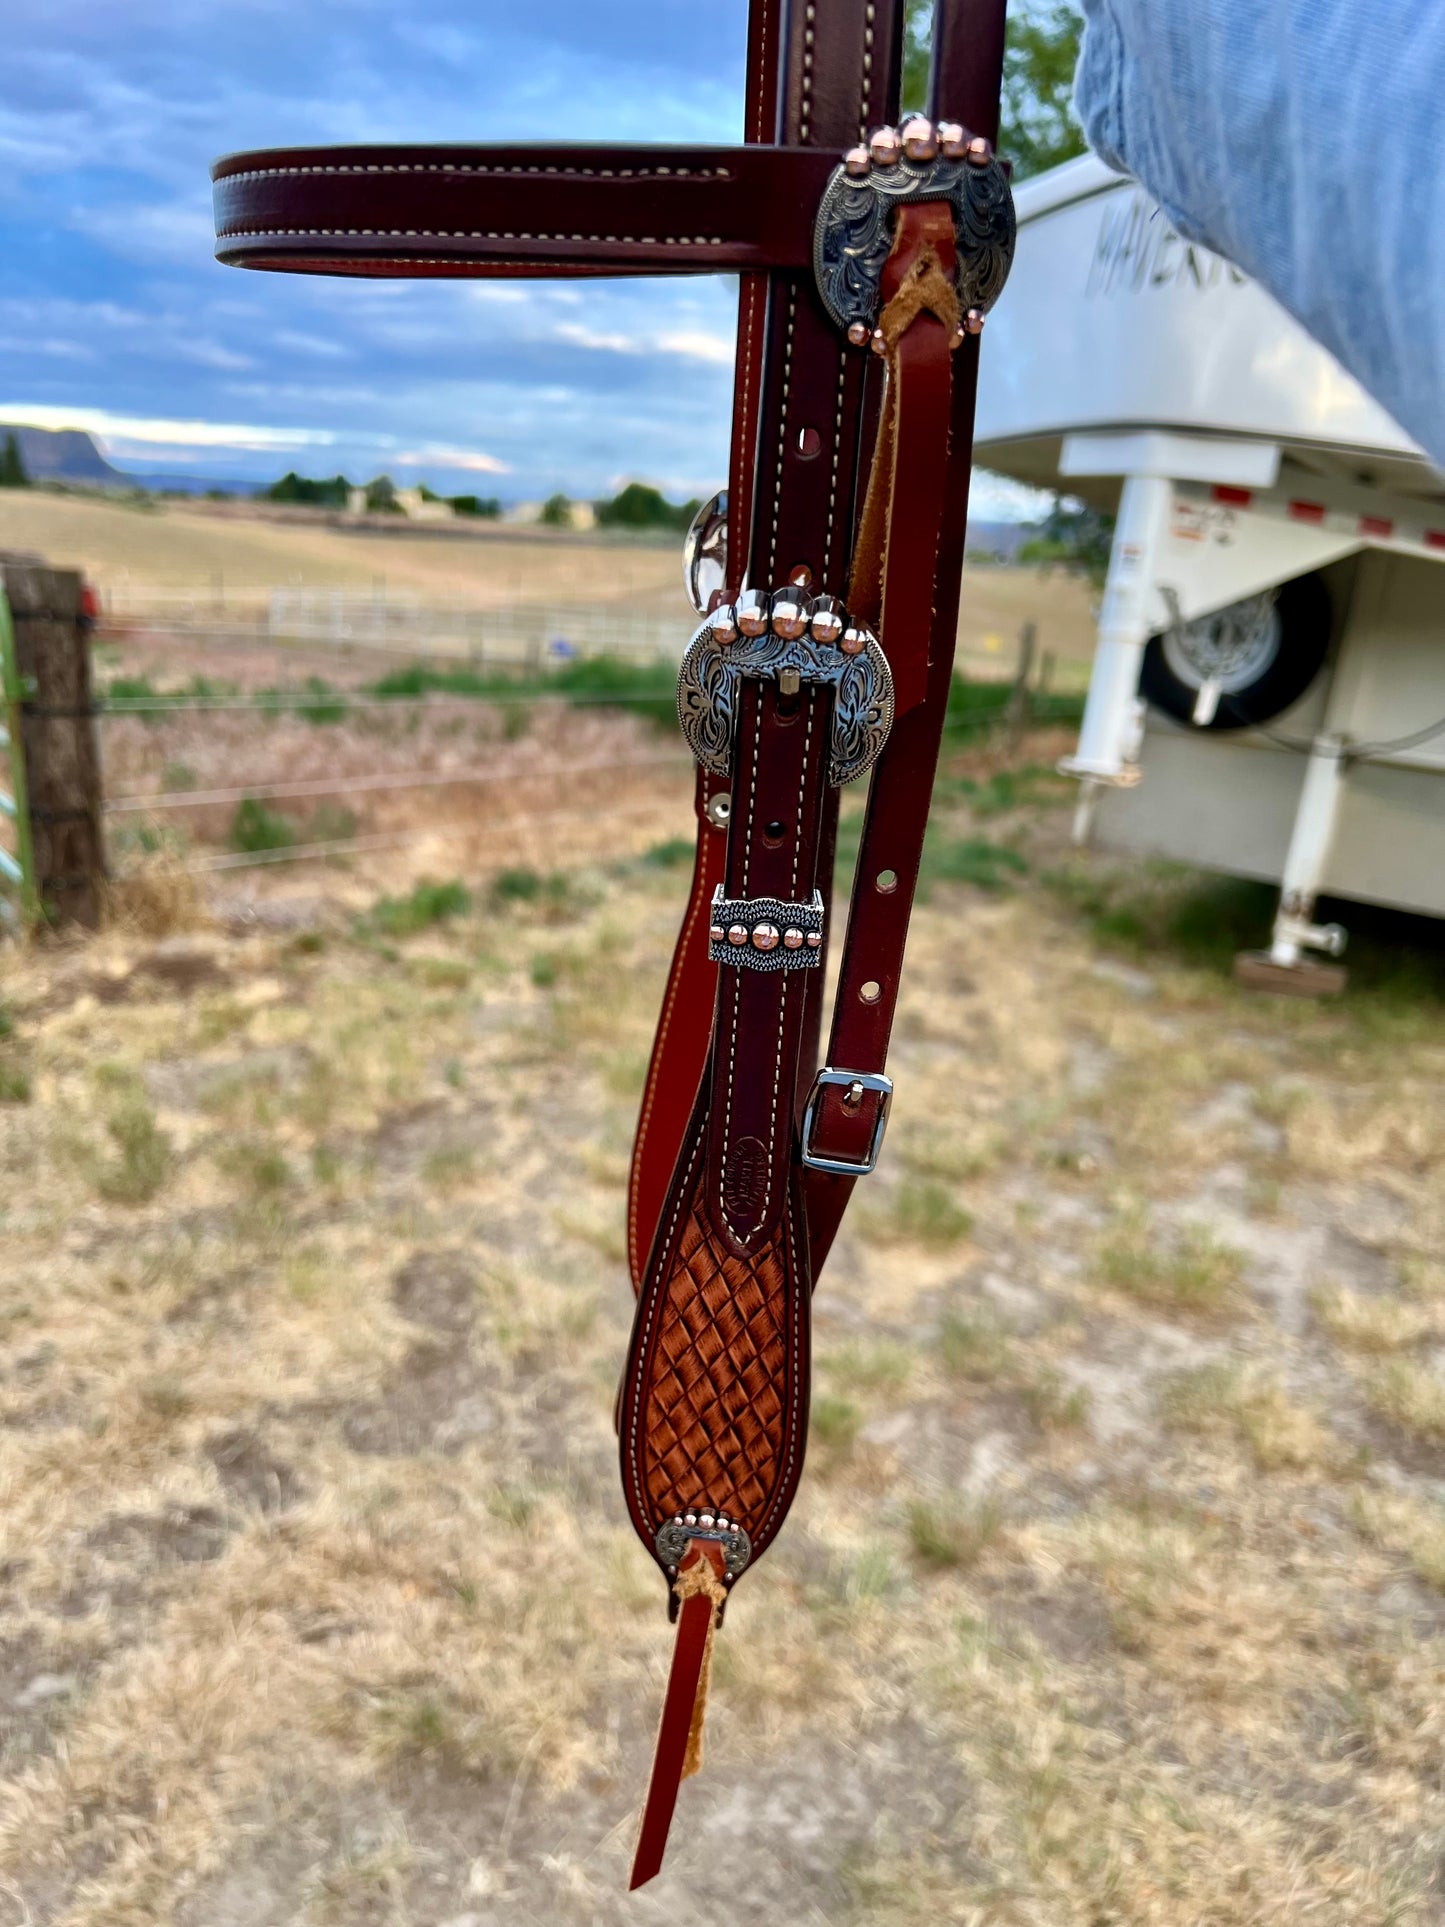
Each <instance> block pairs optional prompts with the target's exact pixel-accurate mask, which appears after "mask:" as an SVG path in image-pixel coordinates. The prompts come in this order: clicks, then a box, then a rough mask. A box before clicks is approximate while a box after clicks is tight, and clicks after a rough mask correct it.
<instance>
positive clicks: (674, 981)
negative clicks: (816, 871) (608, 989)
mask: <svg viewBox="0 0 1445 1927" xmlns="http://www.w3.org/2000/svg"><path fill="white" fill-rule="evenodd" d="M704 867H705V866H704V864H703V863H702V862H701V861H699V864H698V870H699V873H701V872H702V871H703V869H704ZM702 906H703V896H702V895H701V894H700V895H698V896H695V897H694V898H693V900H692V902H691V904H690V905H689V906H688V912H687V921H686V922H685V923H684V925H683V928H682V936H681V938H680V940H679V942H678V946H677V948H678V955H679V956H682V955H684V954H685V952H686V950H687V946H688V943H689V941H690V940H691V937H692V933H693V928H694V926H695V925H696V923H697V919H698V913H699V912H700V911H701V909H702ZM681 977H682V972H681V970H674V971H673V972H672V973H671V975H670V976H669V978H668V982H667V996H666V998H665V999H664V1001H663V1006H662V1016H661V1017H660V1018H659V1019H658V1023H657V1040H656V1042H655V1043H654V1045H653V1047H652V1062H651V1064H650V1065H649V1066H648V1073H647V1089H646V1091H645V1092H644V1094H643V1103H642V1117H641V1119H640V1120H639V1122H638V1126H637V1147H636V1150H635V1151H634V1153H633V1169H634V1171H636V1170H639V1169H640V1168H641V1164H642V1147H643V1144H644V1143H645V1142H646V1139H647V1127H648V1125H649V1123H650V1122H651V1120H652V1109H653V1104H654V1102H655V1101H656V1096H657V1078H656V1077H655V1076H654V1074H653V1073H654V1072H657V1071H660V1069H661V1065H662V1049H663V1044H664V1042H665V1041H666V1038H667V1033H668V1031H669V1029H670V1028H671V1026H672V1013H673V1011H674V1009H675V1008H676V1005H677V993H678V989H679V987H680V982H681ZM627 1250H628V1256H629V1257H630V1258H631V1260H632V1263H633V1264H634V1265H635V1266H636V1267H637V1268H638V1270H639V1271H640V1270H641V1268H642V1264H643V1260H642V1258H641V1257H640V1256H639V1254H638V1249H637V1186H636V1184H635V1183H634V1184H633V1185H632V1187H631V1189H630V1190H629V1192H628V1197H627Z"/></svg>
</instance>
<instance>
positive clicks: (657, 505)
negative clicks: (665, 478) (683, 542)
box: [597, 482, 702, 529]
mask: <svg viewBox="0 0 1445 1927" xmlns="http://www.w3.org/2000/svg"><path fill="white" fill-rule="evenodd" d="M701 506H702V505H701V503H699V502H697V501H692V502H684V503H682V505H681V506H680V507H679V506H678V504H677V503H675V502H669V501H668V499H667V497H666V496H665V495H664V494H663V493H662V490H661V489H657V488H653V487H652V486H651V485H650V484H649V483H647V482H629V483H628V484H627V486H626V487H625V488H624V489H621V490H619V491H618V493H617V494H616V495H614V496H613V498H612V500H611V501H610V502H599V503H598V504H597V524H598V527H599V528H604V529H686V528H687V526H688V524H689V523H690V522H691V521H692V518H693V517H694V515H696V514H697V512H698V509H699V508H700V507H701Z"/></svg>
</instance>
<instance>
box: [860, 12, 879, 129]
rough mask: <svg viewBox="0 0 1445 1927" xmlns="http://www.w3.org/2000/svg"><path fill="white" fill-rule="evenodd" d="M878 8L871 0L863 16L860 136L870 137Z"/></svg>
mask: <svg viewBox="0 0 1445 1927" xmlns="http://www.w3.org/2000/svg"><path fill="white" fill-rule="evenodd" d="M876 11H877V10H876V8H875V7H874V6H873V4H872V0H869V6H868V11H867V13H865V14H864V16H863V86H862V90H861V91H860V93H859V95H858V138H859V140H860V141H866V140H867V138H868V90H869V88H870V87H871V85H872V83H873V20H874V15H875V13H876Z"/></svg>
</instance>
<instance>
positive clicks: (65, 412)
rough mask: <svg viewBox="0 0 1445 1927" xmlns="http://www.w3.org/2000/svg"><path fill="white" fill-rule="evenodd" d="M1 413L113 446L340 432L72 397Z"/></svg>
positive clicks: (274, 445)
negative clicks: (179, 415)
mask: <svg viewBox="0 0 1445 1927" xmlns="http://www.w3.org/2000/svg"><path fill="white" fill-rule="evenodd" d="M0 417H3V418H4V419H6V420H8V421H15V422H24V423H25V424H26V426H27V427H30V428H83V429H86V430H88V431H89V433H90V434H92V435H94V436H95V437H96V439H97V440H98V441H100V442H101V443H102V444H104V445H105V446H107V447H109V446H110V445H112V443H114V444H116V445H119V444H120V443H142V444H146V445H158V446H161V447H170V448H243V449H247V450H250V451H253V452H256V451H262V450H264V451H266V452H270V451H272V450H275V451H277V452H278V453H279V452H283V451H285V450H287V449H295V448H327V447H330V446H331V445H332V444H333V443H334V442H335V441H336V436H335V434H334V432H333V431H331V430H330V429H324V428H258V427H256V426H254V425H252V424H250V423H242V422H203V421H174V420H171V419H169V418H167V417H164V416H159V415H152V416H145V415H116V414H112V412H111V411H110V409H108V408H84V407H79V408H78V407H75V406H73V405H72V404H70V403H68V402H62V403H46V402H33V401H9V402H7V401H0Z"/></svg>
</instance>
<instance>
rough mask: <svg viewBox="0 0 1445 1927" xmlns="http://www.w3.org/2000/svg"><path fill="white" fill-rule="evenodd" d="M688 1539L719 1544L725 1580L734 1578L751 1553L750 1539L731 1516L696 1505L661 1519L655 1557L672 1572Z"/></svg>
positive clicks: (680, 1561) (750, 1556)
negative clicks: (705, 1521) (668, 1517)
mask: <svg viewBox="0 0 1445 1927" xmlns="http://www.w3.org/2000/svg"><path fill="white" fill-rule="evenodd" d="M704 1519H706V1520H707V1521H708V1523H707V1524H706V1525H704V1524H703V1523H702V1522H703V1520H704ZM689 1539H707V1540H710V1541H712V1542H713V1543H714V1544H716V1545H720V1546H721V1547H722V1555H723V1570H724V1572H725V1573H726V1574H727V1577H728V1578H729V1579H736V1578H737V1576H738V1574H739V1573H740V1572H741V1571H742V1569H743V1567H744V1566H746V1564H747V1563H748V1561H749V1559H751V1558H752V1556H753V1543H752V1540H751V1539H749V1537H748V1535H747V1533H746V1532H745V1531H744V1530H743V1528H742V1527H741V1526H740V1525H739V1524H738V1523H737V1521H736V1520H735V1519H729V1518H728V1517H727V1516H726V1514H724V1513H721V1512H718V1513H713V1512H711V1511H709V1510H708V1508H707V1507H706V1506H699V1507H698V1508H697V1510H696V1511H695V1512H686V1513H684V1512H679V1513H676V1514H674V1516H673V1517H672V1518H671V1519H664V1520H663V1522H662V1524H661V1525H660V1526H659V1527H658V1528H657V1538H656V1541H655V1544H656V1546H657V1556H658V1558H659V1559H660V1560H661V1561H662V1563H663V1565H664V1566H666V1568H667V1570H668V1571H669V1572H670V1573H674V1574H675V1573H676V1571H677V1569H678V1567H679V1566H680V1565H681V1564H682V1557H683V1554H684V1553H685V1552H686V1551H687V1542H688V1540H689Z"/></svg>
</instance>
